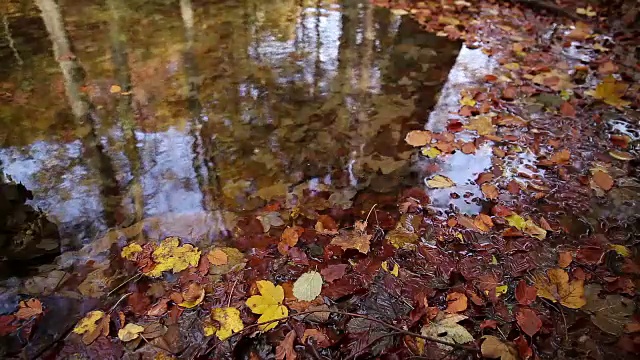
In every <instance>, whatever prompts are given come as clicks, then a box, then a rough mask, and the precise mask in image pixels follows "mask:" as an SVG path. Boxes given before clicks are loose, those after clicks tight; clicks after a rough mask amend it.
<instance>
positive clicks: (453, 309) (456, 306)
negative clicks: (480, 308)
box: [446, 292, 467, 313]
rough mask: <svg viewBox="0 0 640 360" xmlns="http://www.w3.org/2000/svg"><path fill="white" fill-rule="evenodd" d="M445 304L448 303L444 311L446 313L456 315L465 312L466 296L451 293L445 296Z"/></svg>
mask: <svg viewBox="0 0 640 360" xmlns="http://www.w3.org/2000/svg"><path fill="white" fill-rule="evenodd" d="M447 302H448V303H449V305H448V306H447V310H446V312H448V313H458V312H461V311H465V310H467V295H465V294H462V293H458V292H452V293H450V294H449V295H447Z"/></svg>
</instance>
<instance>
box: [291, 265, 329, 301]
mask: <svg viewBox="0 0 640 360" xmlns="http://www.w3.org/2000/svg"><path fill="white" fill-rule="evenodd" d="M320 291H322V276H321V275H320V273H319V272H317V271H309V272H307V273H304V274H302V275H301V276H300V277H299V278H298V280H296V282H294V283H293V296H295V297H296V298H297V299H298V300H302V301H313V300H314V299H315V298H316V297H318V295H320Z"/></svg>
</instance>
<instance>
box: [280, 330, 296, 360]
mask: <svg viewBox="0 0 640 360" xmlns="http://www.w3.org/2000/svg"><path fill="white" fill-rule="evenodd" d="M295 340H296V332H295V331H293V330H291V331H289V333H288V334H287V336H285V337H284V340H282V342H281V343H280V344H279V345H278V346H277V347H276V359H278V360H284V359H285V358H286V359H287V360H295V359H296V357H297V354H296V351H295V350H294V349H293V342H294V341H295Z"/></svg>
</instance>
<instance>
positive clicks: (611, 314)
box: [582, 284, 636, 336]
mask: <svg viewBox="0 0 640 360" xmlns="http://www.w3.org/2000/svg"><path fill="white" fill-rule="evenodd" d="M601 291H602V286H600V285H598V284H589V285H587V286H585V288H584V294H585V297H586V298H587V304H586V305H585V306H584V307H583V308H582V310H585V311H587V312H589V313H590V314H591V321H592V322H593V323H594V324H595V325H596V326H597V327H599V328H600V330H602V331H604V332H606V333H608V334H611V335H615V336H620V335H622V333H623V332H624V329H625V327H626V326H627V325H628V324H631V322H632V321H633V319H632V315H633V314H634V312H635V309H636V305H635V303H634V301H633V300H631V299H628V298H626V297H624V296H621V295H617V294H615V295H607V296H605V297H604V298H602V297H600V296H599V294H600V292H601Z"/></svg>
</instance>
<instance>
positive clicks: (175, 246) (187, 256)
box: [147, 237, 200, 277]
mask: <svg viewBox="0 0 640 360" xmlns="http://www.w3.org/2000/svg"><path fill="white" fill-rule="evenodd" d="M152 257H153V261H154V262H155V263H156V265H155V266H154V267H153V269H152V270H151V271H149V272H148V273H147V275H149V276H151V277H159V276H161V275H162V273H163V272H164V271H169V270H171V271H172V272H173V273H178V272H180V271H183V270H185V269H187V268H188V267H189V266H198V262H199V261H200V250H199V249H198V248H195V247H194V246H193V245H191V244H184V245H182V246H180V239H179V238H177V237H168V238H166V239H164V240H162V242H161V243H160V246H158V248H157V249H155V250H154V251H153V253H152Z"/></svg>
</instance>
